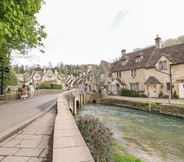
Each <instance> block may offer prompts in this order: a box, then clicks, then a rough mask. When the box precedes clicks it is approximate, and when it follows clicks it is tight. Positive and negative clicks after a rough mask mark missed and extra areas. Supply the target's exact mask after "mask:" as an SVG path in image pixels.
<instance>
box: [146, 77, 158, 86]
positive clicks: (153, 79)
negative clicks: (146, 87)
mask: <svg viewBox="0 0 184 162" xmlns="http://www.w3.org/2000/svg"><path fill="white" fill-rule="evenodd" d="M150 80H151V81H152V82H153V83H155V84H161V83H160V82H159V81H158V80H157V79H156V78H155V77H154V76H150V77H149V78H148V79H147V80H146V82H145V83H144V84H146V83H147V82H149V81H150Z"/></svg>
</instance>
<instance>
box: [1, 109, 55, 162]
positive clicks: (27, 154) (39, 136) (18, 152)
mask: <svg viewBox="0 0 184 162" xmlns="http://www.w3.org/2000/svg"><path fill="white" fill-rule="evenodd" d="M55 117H56V110H54V109H52V110H50V111H48V112H47V113H46V114H44V115H43V116H41V117H39V118H37V119H36V120H35V121H34V122H33V123H31V124H30V125H29V126H27V127H26V128H24V129H23V130H21V131H20V132H18V133H17V134H15V135H13V136H11V137H10V138H8V139H6V140H4V141H3V142H1V143H0V162H43V161H45V160H47V156H46V155H47V153H48V150H49V145H48V142H49V138H50V136H51V134H52V131H53V129H54V122H55Z"/></svg>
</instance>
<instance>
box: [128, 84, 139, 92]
mask: <svg viewBox="0 0 184 162" xmlns="http://www.w3.org/2000/svg"><path fill="white" fill-rule="evenodd" d="M130 90H133V91H139V83H130Z"/></svg>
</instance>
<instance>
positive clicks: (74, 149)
mask: <svg viewBox="0 0 184 162" xmlns="http://www.w3.org/2000/svg"><path fill="white" fill-rule="evenodd" d="M96 99H97V97H96V95H94V94H93V93H87V92H84V91H81V90H76V89H73V90H70V91H66V92H63V93H58V96H57V116H56V119H55V127H54V139H53V162H61V161H62V162H65V161H67V162H81V161H87V162H94V159H93V157H92V155H91V153H90V151H89V149H88V147H87V145H86V143H85V141H84V139H83V137H82V135H81V133H80V131H79V130H78V127H77V124H76V122H75V120H74V117H73V115H72V114H76V113H77V108H79V107H81V106H83V105H84V103H85V102H86V101H87V102H96ZM71 112H72V113H71Z"/></svg>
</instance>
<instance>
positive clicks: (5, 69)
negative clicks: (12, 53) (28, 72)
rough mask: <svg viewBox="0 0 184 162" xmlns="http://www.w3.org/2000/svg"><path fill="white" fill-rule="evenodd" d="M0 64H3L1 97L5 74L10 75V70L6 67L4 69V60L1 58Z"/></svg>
mask: <svg viewBox="0 0 184 162" xmlns="http://www.w3.org/2000/svg"><path fill="white" fill-rule="evenodd" d="M0 62H1V70H0V71H1V95H3V85H4V72H6V73H9V68H8V67H5V68H4V64H3V63H4V59H3V58H2V57H0Z"/></svg>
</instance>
